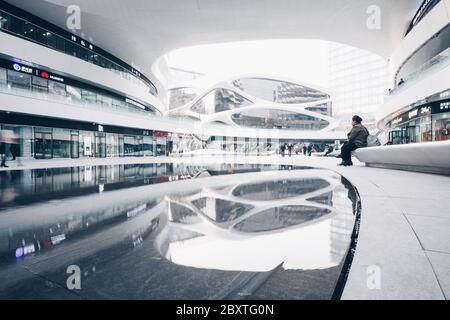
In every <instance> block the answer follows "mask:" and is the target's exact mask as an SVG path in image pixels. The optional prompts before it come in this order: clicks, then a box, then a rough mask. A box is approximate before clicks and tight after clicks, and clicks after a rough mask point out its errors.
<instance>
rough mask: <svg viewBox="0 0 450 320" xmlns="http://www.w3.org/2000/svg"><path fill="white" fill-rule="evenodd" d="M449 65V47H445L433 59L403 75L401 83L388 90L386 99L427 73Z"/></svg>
mask: <svg viewBox="0 0 450 320" xmlns="http://www.w3.org/2000/svg"><path fill="white" fill-rule="evenodd" d="M449 65H450V48H447V49H446V50H445V51H443V52H441V53H440V54H438V55H437V56H435V57H434V58H433V59H431V60H430V61H428V62H427V63H425V64H423V65H422V66H420V67H419V68H418V69H417V70H416V71H414V72H413V73H410V74H409V75H408V76H406V77H404V78H403V82H402V83H401V84H398V85H397V86H396V87H395V88H394V89H393V90H391V91H390V93H389V96H388V99H389V98H390V97H393V96H395V95H397V94H399V93H400V92H402V91H403V90H405V89H407V88H408V87H410V86H411V85H412V84H414V83H416V82H417V81H419V80H421V79H423V78H424V77H426V76H427V75H428V74H430V73H433V72H435V71H437V70H440V69H443V68H446V67H447V66H449Z"/></svg>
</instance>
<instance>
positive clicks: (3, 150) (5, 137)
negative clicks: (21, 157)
mask: <svg viewBox="0 0 450 320" xmlns="http://www.w3.org/2000/svg"><path fill="white" fill-rule="evenodd" d="M15 137H16V134H15V133H14V132H13V131H11V130H4V129H3V130H1V131H0V156H1V159H2V162H1V167H2V168H8V166H7V165H6V158H7V157H8V154H9V153H10V152H11V145H12V144H13V143H14V141H15V140H14V139H15ZM13 157H14V156H13Z"/></svg>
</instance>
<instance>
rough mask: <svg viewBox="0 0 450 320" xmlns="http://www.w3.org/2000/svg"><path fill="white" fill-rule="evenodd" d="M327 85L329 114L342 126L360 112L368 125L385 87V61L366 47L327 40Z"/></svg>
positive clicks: (387, 83) (374, 124) (372, 119)
mask: <svg viewBox="0 0 450 320" xmlns="http://www.w3.org/2000/svg"><path fill="white" fill-rule="evenodd" d="M329 62H330V64H329V65H330V67H329V68H330V71H329V86H330V90H331V92H332V93H333V116H334V117H335V118H336V119H337V120H338V121H339V122H340V127H341V128H342V129H345V128H347V127H348V128H349V127H350V119H351V118H352V116H353V115H355V114H358V115H360V116H361V117H362V118H363V119H364V121H365V123H366V125H367V126H368V127H370V129H373V128H375V126H376V123H375V122H376V112H377V110H378V109H379V108H380V106H381V105H382V104H383V103H384V98H385V97H386V94H387V92H388V89H389V80H388V79H389V72H388V64H387V62H386V61H385V60H384V59H383V58H381V57H379V56H377V55H375V54H373V53H370V52H368V51H365V50H361V49H358V48H354V47H351V46H348V45H342V44H337V43H331V44H330V51H329Z"/></svg>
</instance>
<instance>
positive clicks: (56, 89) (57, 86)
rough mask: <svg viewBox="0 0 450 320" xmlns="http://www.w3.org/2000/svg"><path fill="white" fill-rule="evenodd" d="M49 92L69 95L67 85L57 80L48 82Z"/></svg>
mask: <svg viewBox="0 0 450 320" xmlns="http://www.w3.org/2000/svg"><path fill="white" fill-rule="evenodd" d="M48 92H49V93H50V94H53V95H58V96H63V97H65V96H67V92H66V85H65V84H62V83H59V82H55V81H49V82H48Z"/></svg>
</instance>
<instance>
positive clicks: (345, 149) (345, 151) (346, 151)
mask: <svg viewBox="0 0 450 320" xmlns="http://www.w3.org/2000/svg"><path fill="white" fill-rule="evenodd" d="M356 149H358V147H357V146H356V145H355V144H354V143H353V142H346V143H344V145H343V146H342V148H341V156H342V161H343V162H346V163H351V162H352V152H353V151H355V150H356Z"/></svg>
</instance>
